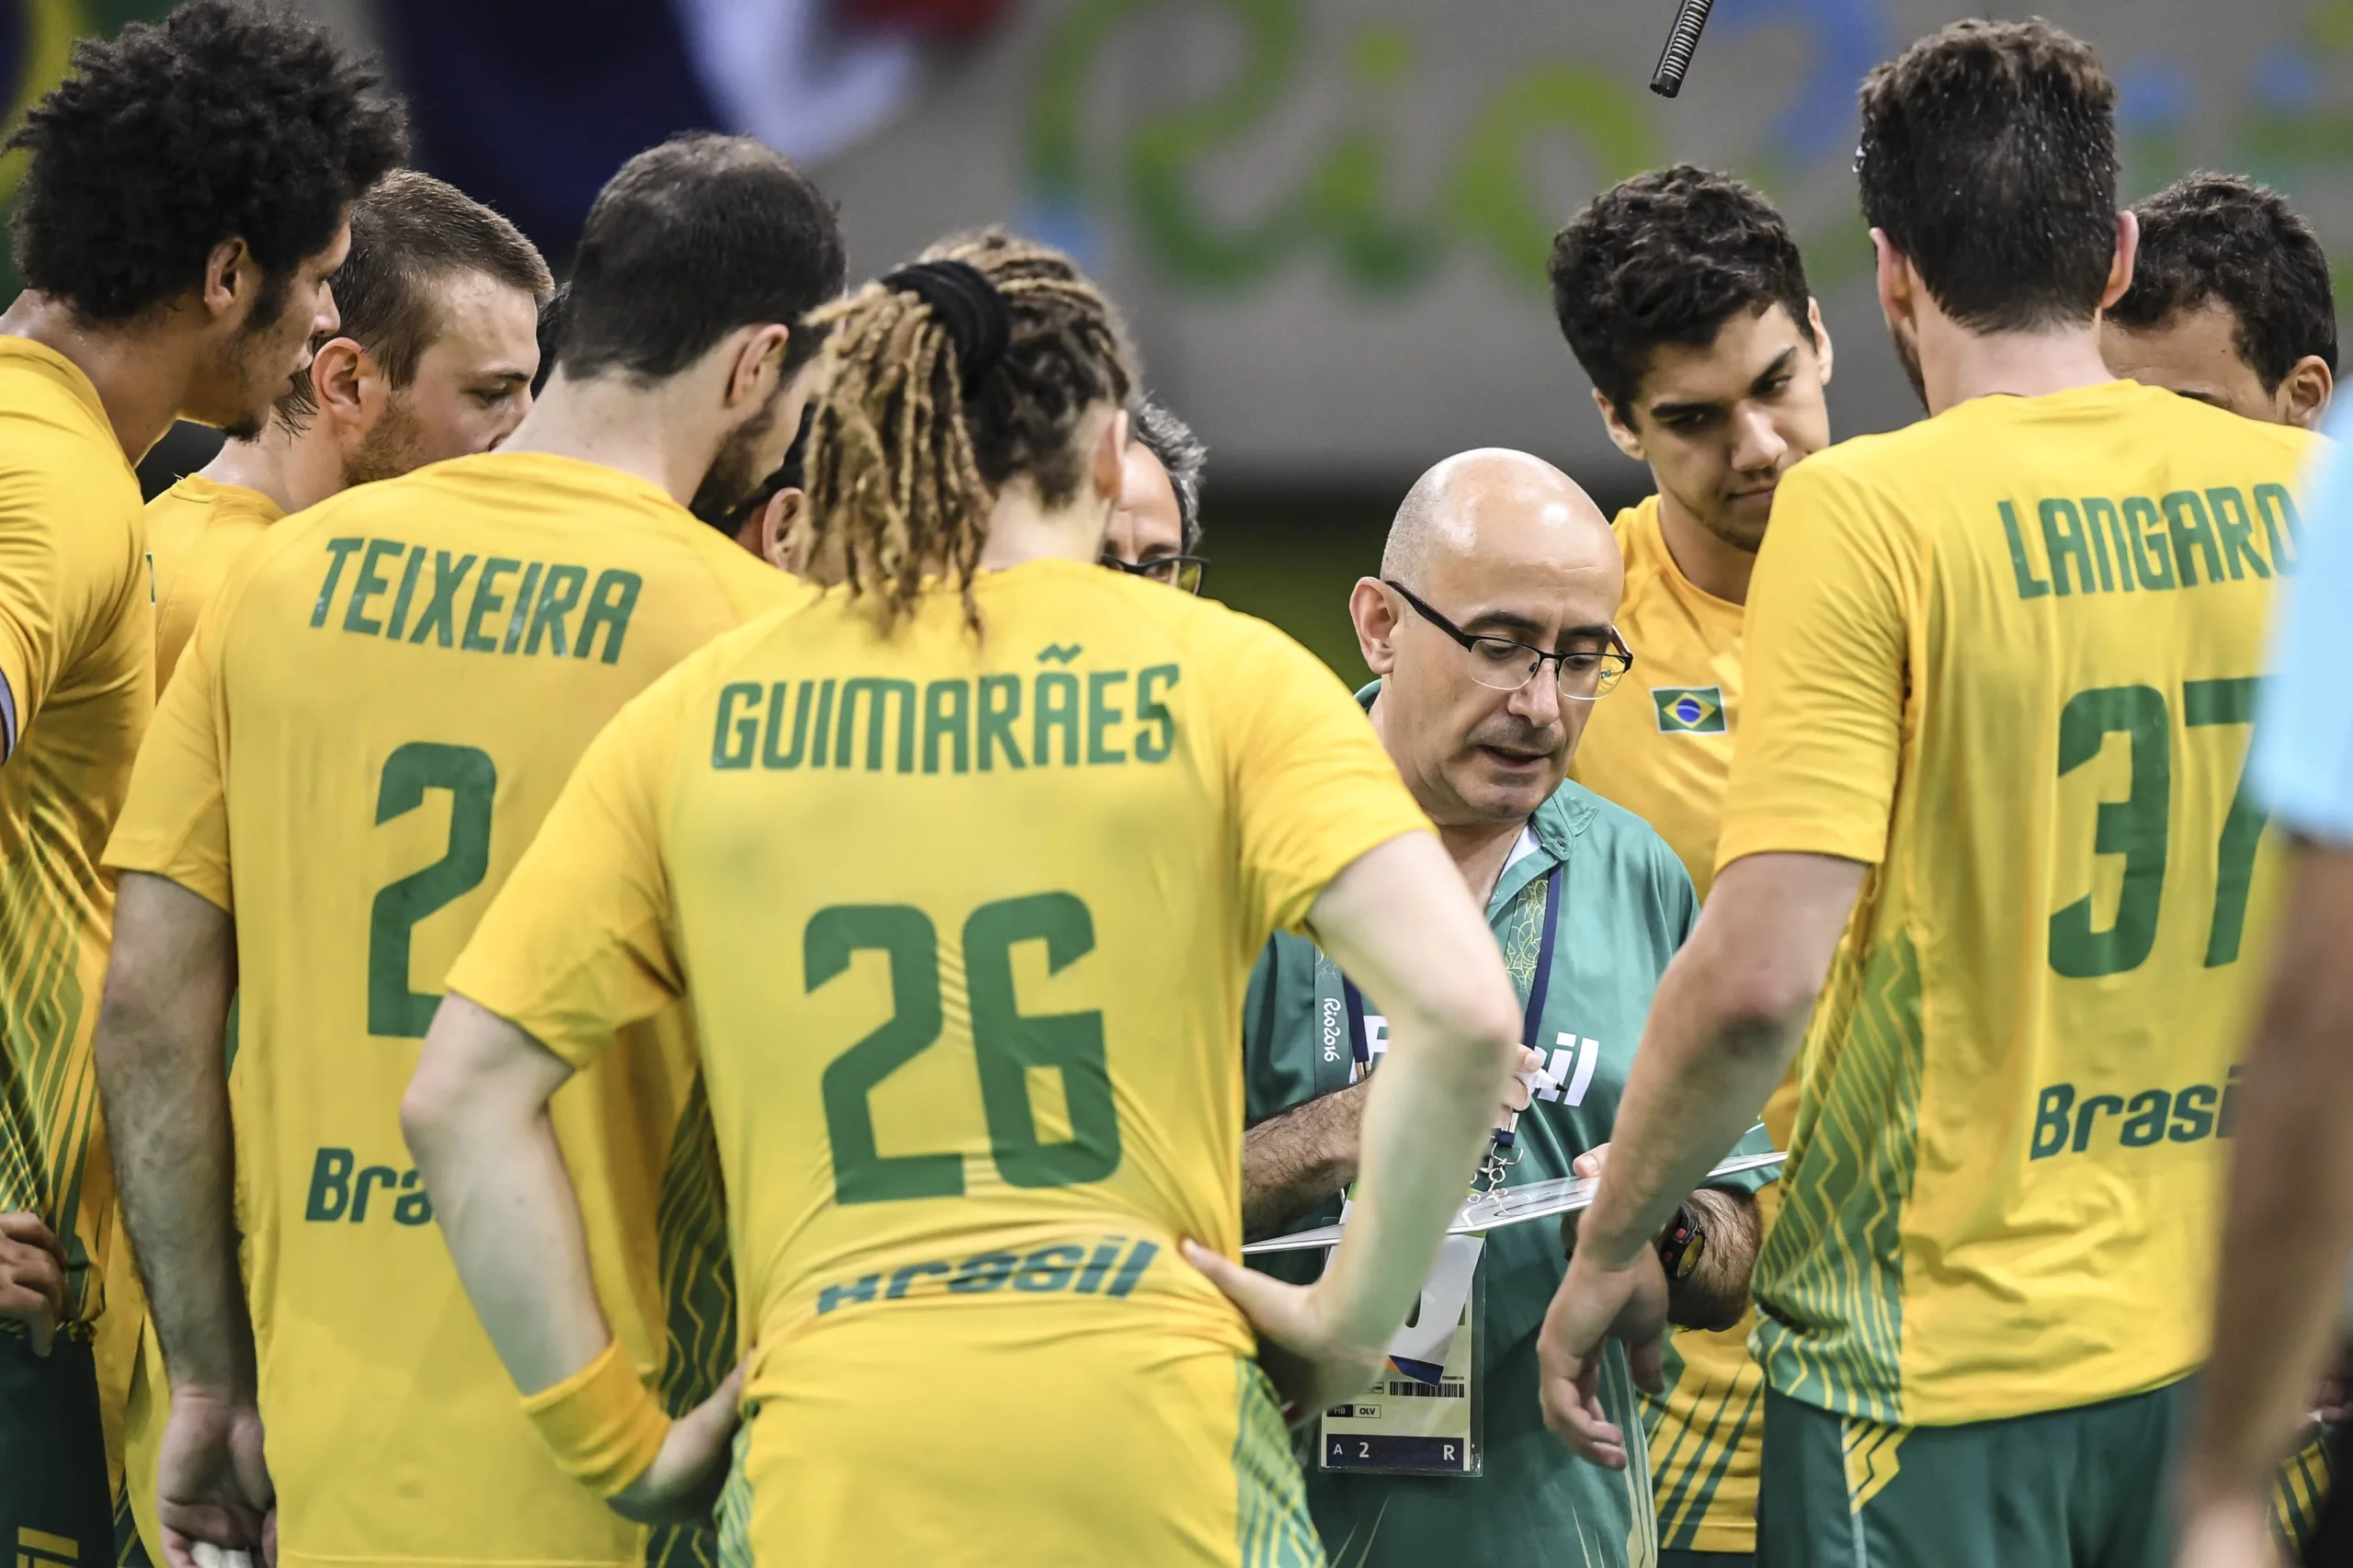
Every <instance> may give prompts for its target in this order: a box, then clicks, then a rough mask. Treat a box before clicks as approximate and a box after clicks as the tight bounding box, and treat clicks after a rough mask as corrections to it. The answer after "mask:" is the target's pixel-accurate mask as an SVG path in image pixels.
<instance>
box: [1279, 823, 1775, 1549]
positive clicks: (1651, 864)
mask: <svg viewBox="0 0 2353 1568" xmlns="http://www.w3.org/2000/svg"><path fill="white" fill-rule="evenodd" d="M1514 857H1515V858H1513V859H1512V860H1511V861H1510V863H1509V864H1508V865H1506V868H1505V870H1504V874H1503V879H1502V881H1500V882H1498V883H1497V884H1496V887H1495V896H1494V897H1493V898H1492V899H1491V900H1490V901H1489V902H1488V906H1487V920H1488V924H1489V925H1490V926H1492V927H1493V928H1494V930H1495V941H1496V944H1497V945H1498V946H1499V947H1501V948H1502V949H1503V952H1504V958H1505V961H1506V965H1507V966H1508V967H1509V969H1510V971H1511V975H1512V980H1513V983H1515V984H1516V985H1517V986H1518V989H1519V994H1520V996H1521V998H1522V1000H1523V1004H1524V1003H1525V999H1526V998H1527V996H1528V994H1529V989H1530V986H1531V984H1532V983H1533V981H1534V979H1535V976H1536V971H1537V965H1538V964H1539V963H1540V962H1544V963H1549V964H1550V965H1551V966H1552V972H1551V980H1550V983H1549V984H1548V987H1547V990H1546V994H1545V1003H1544V1016H1543V1017H1542V1018H1540V1020H1539V1021H1538V1027H1537V1028H1536V1031H1535V1039H1534V1040H1533V1041H1532V1042H1531V1043H1532V1044H1534V1045H1535V1046H1536V1047H1537V1048H1538V1049H1539V1050H1541V1051H1543V1052H1544V1054H1545V1057H1546V1068H1545V1072H1546V1077H1547V1078H1548V1079H1549V1080H1550V1081H1549V1082H1548V1083H1545V1084H1541V1085H1539V1086H1538V1093H1537V1097H1536V1100H1535V1103H1534V1104H1533V1105H1532V1106H1530V1107H1529V1110H1528V1112H1527V1114H1525V1115H1524V1116H1522V1117H1521V1118H1520V1120H1519V1146H1520V1150H1521V1153H1520V1157H1519V1159H1518V1163H1517V1164H1516V1165H1513V1166H1512V1169H1511V1174H1510V1176H1509V1177H1508V1178H1507V1180H1506V1185H1507V1186H1513V1187H1518V1186H1523V1185H1526V1184H1528V1183H1530V1182H1537V1181H1544V1180H1548V1179H1551V1178H1553V1177H1558V1176H1567V1175H1569V1174H1571V1173H1570V1170H1569V1165H1570V1162H1571V1161H1573V1160H1574V1159H1575V1158H1576V1156H1577V1155H1579V1154H1581V1153H1585V1152H1586V1150H1588V1149H1591V1148H1594V1147H1595V1146H1597V1145H1598V1144H1601V1143H1606V1142H1608V1141H1609V1136H1610V1127H1611V1124H1612V1123H1613V1122H1614V1121H1615V1120H1616V1119H1617V1114H1618V1099H1619V1096H1620V1094H1621V1093H1622V1092H1623V1090H1624V1088H1625V1085H1626V1074H1627V1073H1628V1071H1629V1070H1630V1069H1631V1067H1632V1065H1633V1059H1634V1048H1635V1046H1636V1044H1637V1043H1638V1042H1639V1041H1640V1040H1641V1038H1642V1032H1643V1018H1644V1017H1645V1015H1646V1014H1647V1013H1648V1012H1649V1010H1650V1002H1651V994H1652V993H1653V992H1654V991H1655V990H1656V989H1657V986H1658V979H1659V976H1660V974H1661V973H1662V972H1663V971H1665V968H1666V964H1667V960H1669V959H1671V958H1673V957H1674V956H1675V950H1676V949H1677V948H1678V947H1680V946H1682V943H1683V939H1684V937H1686V936H1687V935H1688V933H1689V931H1690V929H1691V926H1692V924H1693V922H1694V921H1695V920H1696V919H1697V918H1698V916H1699V901H1698V899H1697V897H1696V896H1695V895H1694V894H1693V892H1692V891H1691V879H1690V876H1689V874H1688V872H1686V871H1685V870H1684V869H1683V863H1682V862H1681V861H1680V860H1679V859H1677V857H1676V855H1675V852H1674V851H1673V850H1671V849H1669V848H1668V847H1667V846H1666V843H1665V840H1663V839H1662V838H1660V837H1659V835H1657V834H1656V833H1655V832H1654V831H1653V830H1652V829H1651V827H1650V825H1649V824H1646V823H1644V822H1643V820H1642V819H1641V818H1639V817H1637V816H1635V815H1633V814H1632V813H1631V812H1627V811H1625V810H1623V809H1621V808H1620V807H1618V806H1614V805H1611V804H1610V803H1609V802H1608V801H1604V800H1603V799H1601V798H1600V797H1599V796H1598V795H1596V794H1594V793H1593V792H1592V791H1591V790H1586V789H1585V788H1584V787H1583V786H1582V785H1577V784H1563V785H1562V786H1561V788H1560V789H1559V790H1557V791H1556V792H1555V793H1554V794H1553V795H1552V798H1551V799H1550V800H1548V801H1545V802H1544V804H1543V805H1542V806H1541V807H1540V808H1539V809H1538V811H1537V812H1536V814H1535V816H1534V817H1532V818H1531V819H1530V820H1529V829H1528V832H1526V833H1525V834H1523V835H1522V836H1521V840H1520V844H1519V846H1518V848H1517V849H1516V850H1515V851H1514ZM1555 867H1560V868H1562V869H1563V878H1562V894H1561V898H1562V906H1561V911H1560V916H1559V920H1558V924H1557V929H1556V931H1555V934H1554V938H1553V942H1552V952H1551V953H1550V954H1549V955H1547V954H1542V953H1540V952H1539V951H1538V949H1539V948H1540V946H1541V932H1542V929H1543V912H1544V899H1545V884H1546V882H1547V881H1548V880H1549V878H1550V876H1551V873H1552V869H1554V868H1555ZM1339 994H1340V980H1339V976H1338V973H1337V971H1336V969H1335V967H1334V966H1333V964H1332V961H1331V960H1329V959H1327V958H1325V957H1324V955H1323V954H1322V953H1321V952H1319V951H1318V950H1317V949H1316V948H1315V947H1314V945H1313V943H1311V942H1308V941H1305V940H1303V939H1302V938H1299V937H1288V936H1279V937H1275V938H1274V940H1272V941H1271V942H1269V943H1268V944H1267V948H1266V950H1265V951H1264V952H1263V953H1261V954H1260V955H1259V959H1258V965H1257V968H1256V970H1255V971H1253V972H1252V974H1251V977H1250V989H1249V993H1248V997H1247V1001H1246V1003H1245V1010H1244V1014H1243V1049H1244V1051H1245V1056H1246V1060H1247V1066H1248V1085H1249V1118H1250V1120H1251V1121H1252V1122H1253V1123H1256V1122H1258V1121H1261V1120H1264V1119H1266V1118H1267V1117H1270V1116H1272V1115H1274V1114H1275V1113H1277V1112H1278V1111H1281V1110H1284V1109H1287V1108H1290V1107H1292V1106H1295V1105H1300V1104H1302V1103H1304V1102H1305V1101H1308V1100H1311V1099H1313V1098H1316V1097H1317V1096H1321V1095H1325V1094H1330V1093H1332V1092H1334V1091H1335V1090H1337V1089H1341V1088H1345V1087H1346V1086H1347V1082H1348V1065H1349V1060H1350V1053H1349V1044H1348V1035H1347V1021H1346V1019H1345V1017H1343V1016H1341V1015H1340V1013H1339V1011H1338V1008H1337V1006H1336V999H1337V998H1338V996H1339ZM1770 1147H1771V1145H1770V1144H1769V1143H1768V1142H1767V1141H1766V1140H1765V1138H1764V1136H1763V1134H1762V1133H1761V1132H1751V1133H1750V1134H1749V1135H1748V1137H1747V1138H1745V1139H1744V1140H1743V1141H1742V1142H1741V1145H1740V1151H1739V1152H1741V1153H1764V1152H1766V1151H1767V1150H1768V1149H1769V1148H1770ZM1727 1185H1732V1186H1737V1187H1742V1188H1743V1189H1744V1190H1754V1188H1755V1187H1756V1186H1757V1185H1761V1181H1752V1180H1735V1181H1734V1182H1732V1183H1729V1184H1727ZM1339 1210H1340V1204H1339V1199H1332V1200H1331V1201H1330V1202H1329V1203H1327V1204H1325V1205H1324V1207H1323V1208H1321V1209H1319V1210H1315V1211H1314V1212H1313V1213H1311V1214H1307V1215H1302V1216H1300V1217H1299V1218H1298V1219H1297V1220H1296V1221H1293V1222H1292V1224H1291V1225H1290V1227H1288V1228H1290V1229H1302V1228H1304V1227H1306V1226H1308V1225H1312V1224H1324V1223H1328V1222H1330V1221H1332V1220H1334V1219H1336V1218H1337V1217H1338V1214H1339ZM1323 1257H1324V1255H1322V1254H1291V1255H1276V1256H1274V1257H1271V1258H1269V1259H1268V1260H1267V1265H1268V1268H1269V1272H1272V1273H1276V1274H1279V1275H1280V1276H1281V1277H1283V1278H1291V1279H1296V1280H1304V1279H1307V1278H1313V1276H1314V1275H1315V1274H1316V1273H1317V1272H1318V1271H1320V1270H1321V1269H1322V1267H1323ZM1479 1267H1480V1269H1481V1271H1482V1275H1483V1283H1484V1288H1485V1291H1486V1307H1485V1315H1484V1319H1483V1323H1482V1324H1481V1325H1480V1326H1481V1329H1482V1330H1483V1333H1482V1334H1481V1335H1480V1336H1479V1338H1478V1340H1477V1344H1478V1345H1479V1346H1480V1350H1479V1375H1480V1377H1481V1378H1482V1380H1483V1391H1484V1413H1483V1417H1482V1425H1483V1434H1484V1444H1485V1449H1484V1452H1485V1473H1484V1474H1483V1475H1480V1476H1477V1477H1472V1478H1463V1479H1448V1478H1439V1477H1420V1476H1397V1475H1352V1474H1346V1473H1335V1472H1329V1471H1323V1470H1321V1469H1320V1468H1318V1466H1317V1463H1316V1455H1315V1451H1314V1438H1313V1433H1314V1430H1315V1429H1314V1427H1313V1426H1310V1427H1309V1429H1308V1431H1309V1437H1308V1439H1307V1446H1306V1447H1305V1448H1303V1449H1302V1455H1301V1459H1302V1464H1303V1465H1304V1466H1305V1468H1306V1471H1307V1495H1308V1502H1309V1504H1310V1506H1312V1507H1313V1511H1314V1515H1315V1525H1316V1528H1317V1529H1318V1530H1319V1531H1320V1532H1321V1533H1322V1535H1323V1538H1324V1548H1325V1550H1326V1551H1327V1552H1328V1553H1329V1554H1330V1556H1331V1559H1332V1562H1333V1563H1334V1564H1335V1568H1425V1565H1427V1564H1429V1563H1433V1562H1459V1563H1464V1564H1475V1565H1476V1568H1520V1565H1522V1564H1525V1565H1528V1568H1537V1565H1546V1568H1549V1565H1551V1564H1555V1563H1573V1564H1577V1565H1578V1568H1588V1565H1590V1568H1650V1565H1651V1564H1652V1563H1654V1562H1655V1561H1656V1559H1657V1551H1658V1549H1657V1538H1656V1528H1655V1523H1654V1520H1655V1516H1654V1512H1653V1503H1652V1497H1651V1483H1650V1474H1649V1471H1648V1467H1647V1460H1646V1457H1645V1455H1644V1452H1643V1444H1642V1443H1641V1442H1639V1441H1636V1442H1633V1443H1631V1445H1630V1448H1631V1453H1630V1458H1631V1460H1632V1461H1633V1462H1632V1463H1631V1464H1630V1465H1629V1467H1628V1468H1627V1469H1626V1470H1625V1471H1606V1470H1602V1469H1600V1468H1599V1467H1597V1466H1594V1465H1589V1464H1586V1463H1585V1462H1583V1461H1582V1460H1578V1459H1577V1458H1576V1457H1575V1456H1574V1455H1573V1454H1571V1453H1570V1451H1569V1449H1567V1447H1566V1446H1565V1445H1563V1443H1562V1442H1561V1441H1560V1439H1558V1438H1556V1437H1553V1436H1552V1434H1551V1433H1550V1432H1549V1431H1547V1430H1546V1429H1545V1426H1544V1418H1543V1413H1542V1411H1541V1409H1540V1406H1539V1403H1538V1398H1537V1389H1538V1380H1537V1368H1536V1334H1537V1330H1538V1328H1539V1327H1540V1325H1541V1324H1542V1323H1543V1321H1544V1312H1545V1309H1546V1308H1547V1307H1548V1306H1549V1305H1550V1304H1551V1303H1552V1292H1553V1291H1554V1290H1555V1289H1557V1288H1558V1287H1559V1285H1560V1283H1561V1275H1562V1271H1563V1258H1562V1255H1561V1244H1560V1227H1559V1226H1558V1225H1557V1224H1556V1223H1554V1222H1552V1221H1531V1222H1529V1223H1527V1224H1523V1225H1513V1226H1509V1227H1506V1228H1505V1229H1503V1230H1499V1231H1495V1232H1493V1233H1490V1234H1489V1235H1488V1237H1487V1243H1486V1251H1485V1254H1484V1256H1483V1258H1482V1260H1481V1262H1480V1265H1479ZM1601 1391H1602V1400H1603V1403H1604V1404H1605V1406H1606V1407H1607V1408H1608V1412H1609V1418H1610V1420H1612V1421H1613V1422H1615V1423H1617V1424H1618V1425H1619V1426H1620V1427H1621V1428H1623V1429H1624V1430H1626V1431H1627V1432H1629V1433H1639V1432H1640V1431H1641V1430H1642V1414H1641V1410H1640V1408H1639V1406H1638V1404H1637V1403H1636V1399H1635V1391H1634V1386H1633V1381H1632V1377H1631V1373H1630V1372H1629V1370H1628V1368H1627V1364H1626V1355H1625V1351H1624V1349H1623V1347H1622V1346H1619V1345H1618V1344H1616V1343H1615V1342H1613V1343H1612V1344H1611V1345H1610V1347H1609V1350H1608V1359H1607V1360H1606V1361H1605V1363H1604V1364H1603V1369H1602V1380H1601Z"/></svg>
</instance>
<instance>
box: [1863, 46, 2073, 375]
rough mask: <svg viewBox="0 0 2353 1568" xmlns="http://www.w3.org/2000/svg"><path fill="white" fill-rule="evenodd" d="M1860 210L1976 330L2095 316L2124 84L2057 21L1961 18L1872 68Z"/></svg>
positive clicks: (1867, 81) (1943, 305)
mask: <svg viewBox="0 0 2353 1568" xmlns="http://www.w3.org/2000/svg"><path fill="white" fill-rule="evenodd" d="M1862 111H1863V136H1862V144H1861V145H1860V146H1859V148H1858V149H1857V150H1856V153H1855V173H1856V176H1857V178H1858V179H1859V182H1860V184H1861V186H1862V198H1863V217H1864V220H1865V221H1866V222H1869V223H1870V225H1871V227H1873V228H1875V229H1878V230H1881V231H1882V232H1883V233H1885V234H1886V235H1887V238H1888V241H1889V243H1890V244H1893V246H1894V247H1895V248H1896V249H1897V250H1899V251H1901V252H1902V253H1903V254H1904V256H1906V257H1908V258H1909V259H1910V261H1911V263H1912V265H1913V266H1914V267H1917V268H1918V269H1919V272H1920V278H1921V280H1922V281H1923V282H1925V283H1926V284H1927V286H1928V292H1929V294H1930V295H1931V296H1933V297H1934V298H1935V300H1936V301H1937V304H1938V308H1939V309H1941V310H1942V311H1943V312H1945V313H1946V314H1947V315H1949V316H1950V317H1952V319H1953V320H1954V321H1956V322H1958V323H1959V324H1961V325H1962V326H1965V327H1968V328H1970V329H1972V330H1973V331H1977V332H2015V331H2021V330H2029V329H2033V328H2037V327H2047V326H2058V325H2065V324H2081V323H2086V322H2089V321H2090V320H2091V319H2092V318H2093V316H2094V315H2095V314H2097V312H2098V310H2099V301H2100V295H2101V293H2102V292H2103V291H2104V290H2106V288H2107V286H2108V275H2109V267H2110V265H2111V264H2112V263H2113V261H2114V259H2115V256H2116V85H2115V84H2114V83H2112V82H2110V81H2109V78H2108V73H2107V72H2106V71H2104V70H2102V69H2101V68H2100V63H2099V57H2098V56H2097V55H2096V54H2094V53H2093V52H2092V51H2091V48H2090V46H2088V45H2086V44H2085V43H2084V42H2082V41H2081V40H2078V39H2076V38H2074V37H2073V36H2071V35H2070V34H2068V33H2067V32H2065V31H2064V30H2063V29H2062V28H2058V27H2055V26H2053V25H2052V23H2050V22H2047V21H2044V20H2042V19H2041V18H2040V17H2036V18H2034V19H2032V20H2030V21H2024V22H1986V21H1965V22H1955V23H1953V24H1952V25H1950V26H1949V27H1947V28H1943V29H1941V30H1940V31H1938V32H1934V33H1931V34H1929V35H1928V36H1927V38H1924V39H1922V40H1920V41H1919V42H1917V43H1915V44H1914V45H1913V46H1912V47H1911V48H1909V49H1907V50H1905V51H1904V52H1903V53H1902V54H1900V55H1898V56H1897V57H1896V58H1895V59H1893V60H1892V61H1889V62H1887V63H1885V64H1883V65H1881V66H1879V67H1877V68H1876V69H1874V70H1873V71H1872V72H1871V74H1870V75H1869V76H1868V77H1866V78H1864V81H1863V92H1862Z"/></svg>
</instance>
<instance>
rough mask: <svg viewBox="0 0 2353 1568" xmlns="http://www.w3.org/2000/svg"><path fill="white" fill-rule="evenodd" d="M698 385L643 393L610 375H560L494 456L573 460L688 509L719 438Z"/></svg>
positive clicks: (668, 384)
mask: <svg viewBox="0 0 2353 1568" xmlns="http://www.w3.org/2000/svg"><path fill="white" fill-rule="evenodd" d="M694 381H695V379H694V378H692V377H688V376H683V375H681V376H674V377H672V378H670V379H669V380H667V381H656V382H654V384H653V385H651V386H646V385H642V384H640V383H638V382H635V381H631V379H630V378H629V377H628V376H626V375H621V374H614V375H609V376H594V377H591V378H589V379H588V380H585V381H575V380H574V379H572V378H571V377H569V376H566V375H564V374H563V371H562V369H558V370H557V372H556V378H555V380H554V381H551V382H550V383H549V384H548V389H547V393H546V395H545V396H544V397H542V398H541V399H540V401H539V402H537V403H533V404H532V405H531V412H530V413H529V414H528V415H524V416H523V423H522V424H520V425H518V426H516V427H515V433H514V434H513V435H512V436H509V437H507V438H506V443H505V444H504V445H503V446H502V447H501V448H500V450H501V451H508V452H546V453H548V454H550V455H551V456H553V457H561V458H575V459H577V460H580V461H582V462H591V463H596V464H598V465H599V466H601V467H604V468H610V469H618V470H620V472H623V473H627V474H633V475H635V476H636V477H637V478H639V479H642V480H644V481H646V482H647V483H652V484H655V485H659V486H660V487H661V488H662V489H664V490H665V491H667V492H669V494H670V497H671V499H673V500H675V501H676V502H677V503H678V505H679V506H686V505H687V504H688V502H690V501H691V500H693V499H694V494H695V492H696V491H697V490H698V489H699V488H700V487H701V485H702V482H703V477H704V475H706V474H707V473H709V472H710V463H711V459H712V458H713V457H715V456H716V455H717V454H718V451H719V448H720V445H721V443H722V440H723V439H724V432H723V431H722V430H720V429H718V428H715V427H714V426H713V424H712V421H711V416H710V405H711V399H710V397H709V396H708V395H706V391H705V389H704V388H702V387H700V386H699V385H698V384H692V383H693V382H694Z"/></svg>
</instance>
